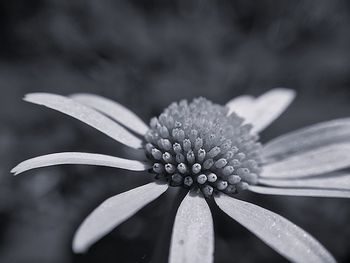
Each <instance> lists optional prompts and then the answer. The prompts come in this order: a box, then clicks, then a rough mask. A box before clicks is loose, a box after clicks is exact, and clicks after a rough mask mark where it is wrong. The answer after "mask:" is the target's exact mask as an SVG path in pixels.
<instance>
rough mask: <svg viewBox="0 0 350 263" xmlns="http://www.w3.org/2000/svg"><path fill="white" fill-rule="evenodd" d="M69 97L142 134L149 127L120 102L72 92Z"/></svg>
mask: <svg viewBox="0 0 350 263" xmlns="http://www.w3.org/2000/svg"><path fill="white" fill-rule="evenodd" d="M71 98H72V99H73V100H75V101H78V102H80V103H82V104H84V105H87V106H89V107H92V108H94V109H96V110H98V111H100V112H102V113H104V114H106V115H107V116H108V117H111V118H112V119H114V120H116V121H117V122H119V123H120V124H122V125H124V126H125V127H127V128H129V129H131V130H133V131H134V132H136V133H138V134H140V135H144V134H146V132H147V130H148V129H149V128H148V126H147V125H146V124H145V123H144V122H143V121H142V120H141V119H140V118H139V117H138V116H137V115H136V114H135V113H133V112H132V111H131V110H129V109H128V108H126V107H124V106H123V105H121V104H120V103H117V102H115V101H112V100H110V99H107V98H104V97H101V96H97V95H93V94H83V93H79V94H73V95H71Z"/></svg>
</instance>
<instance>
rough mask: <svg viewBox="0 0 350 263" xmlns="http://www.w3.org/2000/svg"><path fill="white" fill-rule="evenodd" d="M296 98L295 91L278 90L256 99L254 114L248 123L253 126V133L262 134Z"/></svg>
mask: <svg viewBox="0 0 350 263" xmlns="http://www.w3.org/2000/svg"><path fill="white" fill-rule="evenodd" d="M294 98H295V91H293V90H290V89H284V88H278V89H273V90H271V91H268V92H266V93H265V94H263V95H261V96H260V97H259V98H257V99H256V101H255V103H254V114H253V115H252V116H251V119H249V120H247V122H249V123H251V124H252V125H253V129H252V132H256V133H258V132H261V131H262V130H264V129H265V128H266V127H267V126H269V125H270V124H271V123H272V122H273V121H274V120H275V119H277V118H278V117H279V116H280V115H281V114H282V113H283V112H284V111H285V110H286V109H287V107H288V106H289V104H290V103H291V102H292V101H293V100H294Z"/></svg>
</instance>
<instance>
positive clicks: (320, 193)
mask: <svg viewBox="0 0 350 263" xmlns="http://www.w3.org/2000/svg"><path fill="white" fill-rule="evenodd" d="M248 189H249V190H250V191H252V192H254V193H258V194H265V195H289V196H309V197H334V198H350V191H348V190H327V189H306V188H303V189H301V188H272V187H263V186H256V185H250V186H249V187H248Z"/></svg>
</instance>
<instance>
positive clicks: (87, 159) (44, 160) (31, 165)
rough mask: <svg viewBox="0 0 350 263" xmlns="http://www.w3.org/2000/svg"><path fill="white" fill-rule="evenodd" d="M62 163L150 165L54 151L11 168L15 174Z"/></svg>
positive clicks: (140, 168)
mask: <svg viewBox="0 0 350 263" xmlns="http://www.w3.org/2000/svg"><path fill="white" fill-rule="evenodd" d="M60 164H86V165H99V166H108V167H115V168H122V169H126V170H132V171H144V170H147V169H148V168H150V167H149V165H148V164H147V163H144V162H140V161H136V160H129V159H123V158H119V157H114V156H109V155H104V154H96V153H81V152H62V153H52V154H48V155H43V156H38V157H35V158H32V159H29V160H26V161H24V162H21V163H20V164H18V165H17V166H16V167H15V168H13V169H12V170H11V172H12V173H14V174H15V175H17V174H20V173H23V172H25V171H28V170H31V169H35V168H40V167H46V166H52V165H60Z"/></svg>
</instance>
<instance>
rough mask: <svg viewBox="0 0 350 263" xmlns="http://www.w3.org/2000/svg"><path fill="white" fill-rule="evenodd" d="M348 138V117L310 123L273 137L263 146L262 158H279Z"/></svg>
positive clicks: (349, 137)
mask: <svg viewBox="0 0 350 263" xmlns="http://www.w3.org/2000/svg"><path fill="white" fill-rule="evenodd" d="M349 140H350V118H343V119H337V120H332V121H327V122H321V123H318V124H315V125H311V126H308V127H305V128H302V129H299V130H296V131H293V132H290V133H287V134H284V135H282V136H280V137H277V138H275V139H273V140H272V141H270V142H268V143H267V144H266V145H265V146H264V151H263V154H264V158H265V159H271V158H272V159H273V158H281V157H283V156H286V155H291V154H294V153H297V152H304V151H307V150H311V149H314V148H318V147H320V146H325V145H327V144H333V143H339V142H345V141H349Z"/></svg>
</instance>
